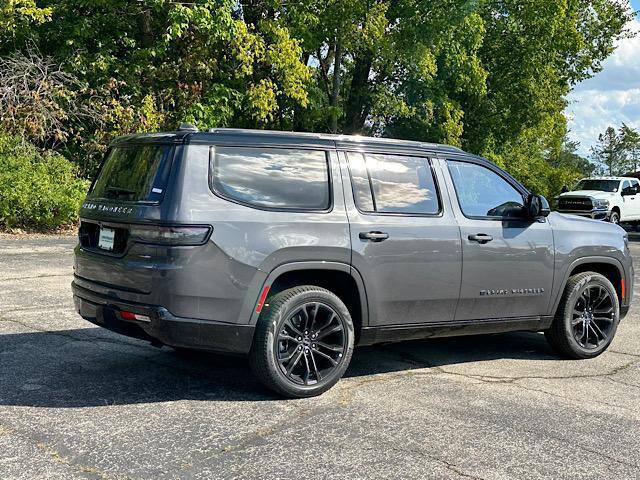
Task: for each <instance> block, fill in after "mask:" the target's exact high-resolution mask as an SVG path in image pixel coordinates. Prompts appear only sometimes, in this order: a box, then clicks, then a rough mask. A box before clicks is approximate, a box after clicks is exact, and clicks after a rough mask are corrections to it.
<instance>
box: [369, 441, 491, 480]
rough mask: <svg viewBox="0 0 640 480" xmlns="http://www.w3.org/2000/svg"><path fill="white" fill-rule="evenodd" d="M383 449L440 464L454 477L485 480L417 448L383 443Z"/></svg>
mask: <svg viewBox="0 0 640 480" xmlns="http://www.w3.org/2000/svg"><path fill="white" fill-rule="evenodd" d="M385 447H386V449H388V450H391V451H394V452H397V453H400V454H404V455H406V454H407V453H409V454H413V455H418V456H420V457H423V458H427V459H429V460H432V461H434V462H437V463H439V464H441V465H442V466H444V467H445V468H446V469H447V470H449V471H451V472H453V473H455V474H456V475H458V476H459V477H462V478H471V479H473V480H485V479H484V478H483V477H479V476H477V475H472V474H470V473H467V472H465V471H464V470H463V469H462V467H460V466H459V465H456V464H455V463H453V462H450V461H448V460H444V459H443V458H440V457H438V456H436V455H431V454H428V453H426V452H423V451H422V450H418V449H417V448H398V447H396V446H395V445H393V444H388V443H385ZM366 450H375V449H374V448H373V447H366ZM376 451H377V450H376Z"/></svg>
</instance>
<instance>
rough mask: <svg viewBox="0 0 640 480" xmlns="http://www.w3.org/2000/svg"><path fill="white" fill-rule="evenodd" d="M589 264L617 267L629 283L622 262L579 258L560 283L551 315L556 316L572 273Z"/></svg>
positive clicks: (597, 257)
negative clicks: (577, 268)
mask: <svg viewBox="0 0 640 480" xmlns="http://www.w3.org/2000/svg"><path fill="white" fill-rule="evenodd" d="M589 263H606V264H608V265H613V266H614V267H616V268H617V269H618V273H619V274H620V278H622V279H624V280H625V282H626V281H627V274H626V272H625V270H624V267H623V266H622V263H621V262H620V260H618V259H617V258H614V257H603V256H589V257H581V258H578V259H576V260H574V261H573V262H572V263H571V264H570V265H569V267H568V268H567V270H566V272H565V273H564V277H563V279H562V282H561V283H560V287H559V288H558V290H557V292H556V294H555V298H554V299H553V305H552V306H553V308H552V310H551V315H555V313H556V310H558V305H559V304H560V299H561V298H562V294H563V293H564V289H565V287H566V285H567V282H568V281H569V277H570V276H571V272H573V271H574V270H575V269H576V267H579V266H580V265H586V264H589ZM623 302H624V299H622V298H621V299H620V303H621V304H622V303H623Z"/></svg>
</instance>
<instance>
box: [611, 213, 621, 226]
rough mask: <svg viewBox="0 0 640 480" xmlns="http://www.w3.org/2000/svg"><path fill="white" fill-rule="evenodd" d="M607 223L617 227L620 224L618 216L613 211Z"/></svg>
mask: <svg viewBox="0 0 640 480" xmlns="http://www.w3.org/2000/svg"><path fill="white" fill-rule="evenodd" d="M609 222H611V223H614V224H616V225H618V224H619V223H620V214H619V213H618V212H617V211H616V210H614V211H613V212H611V216H610V217H609Z"/></svg>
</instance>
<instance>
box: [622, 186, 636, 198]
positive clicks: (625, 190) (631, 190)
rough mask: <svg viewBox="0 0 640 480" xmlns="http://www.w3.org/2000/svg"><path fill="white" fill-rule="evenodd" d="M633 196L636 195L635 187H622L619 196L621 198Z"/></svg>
mask: <svg viewBox="0 0 640 480" xmlns="http://www.w3.org/2000/svg"><path fill="white" fill-rule="evenodd" d="M635 194H636V189H635V187H624V188H623V189H622V191H621V192H620V195H622V196H623V197H627V196H629V195H635Z"/></svg>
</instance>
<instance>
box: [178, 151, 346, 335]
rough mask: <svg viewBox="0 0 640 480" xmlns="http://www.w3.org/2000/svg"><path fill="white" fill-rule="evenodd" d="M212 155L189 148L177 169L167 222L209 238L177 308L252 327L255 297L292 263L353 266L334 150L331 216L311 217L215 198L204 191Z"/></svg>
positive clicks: (181, 284)
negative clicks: (189, 306)
mask: <svg viewBox="0 0 640 480" xmlns="http://www.w3.org/2000/svg"><path fill="white" fill-rule="evenodd" d="M211 148H212V147H211V146H210V145H205V144H192V145H188V146H186V147H185V152H186V154H185V155H184V157H183V158H182V161H181V162H180V164H179V166H178V172H177V175H178V178H177V181H176V182H175V187H174V192H173V197H174V199H173V201H172V205H173V210H172V211H171V212H169V220H171V221H175V222H180V223H192V224H209V225H212V226H213V232H212V235H211V239H210V241H209V245H208V246H207V248H206V249H202V250H201V251H199V252H198V257H199V258H195V259H194V258H192V259H191V262H190V263H191V265H192V266H191V267H190V268H189V272H185V275H184V276H183V277H182V278H180V280H179V281H178V282H177V283H176V284H174V288H175V293H174V300H173V301H174V302H176V301H178V302H179V303H181V304H182V303H184V302H188V301H189V299H191V300H197V301H199V302H200V303H202V302H203V301H204V300H205V299H206V303H207V305H208V307H207V308H208V309H209V310H210V312H209V315H210V317H209V318H214V319H217V320H224V321H231V322H237V323H249V322H250V318H251V312H252V310H253V308H254V307H255V302H256V300H257V298H258V296H259V292H260V289H261V288H262V285H263V283H264V281H265V280H266V278H267V276H268V274H269V273H270V272H271V271H273V270H274V269H275V268H277V267H279V266H281V265H284V264H287V263H291V262H311V261H324V262H338V263H343V264H345V265H348V264H349V263H350V261H351V245H350V239H349V224H348V222H347V218H346V212H345V206H344V195H343V190H342V184H341V176H340V170H339V166H338V161H337V157H336V154H335V151H334V150H331V149H327V151H328V152H329V157H330V171H331V183H332V208H331V210H330V211H328V212H318V213H316V212H295V211H271V210H260V209H256V208H252V207H248V206H245V205H240V204H237V203H234V202H232V201H229V200H226V199H223V198H221V197H219V196H217V195H216V194H214V193H213V191H212V190H211V189H210V188H209V158H210V150H211ZM212 251H215V254H214V255H212V254H211V253H212ZM194 297H197V299H196V298H194ZM219 307H223V310H224V311H225V312H226V313H225V318H224V319H220V318H217V317H216V314H218V317H219V313H220V310H219Z"/></svg>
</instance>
